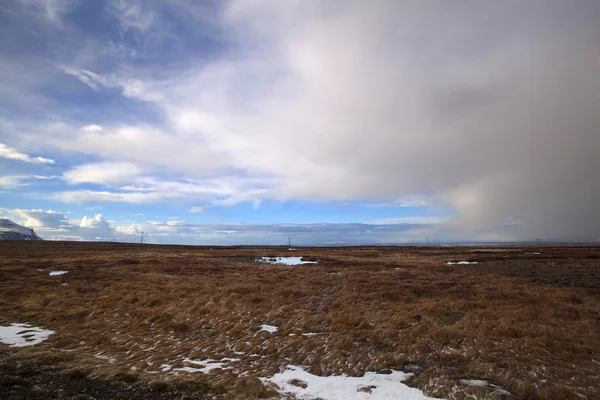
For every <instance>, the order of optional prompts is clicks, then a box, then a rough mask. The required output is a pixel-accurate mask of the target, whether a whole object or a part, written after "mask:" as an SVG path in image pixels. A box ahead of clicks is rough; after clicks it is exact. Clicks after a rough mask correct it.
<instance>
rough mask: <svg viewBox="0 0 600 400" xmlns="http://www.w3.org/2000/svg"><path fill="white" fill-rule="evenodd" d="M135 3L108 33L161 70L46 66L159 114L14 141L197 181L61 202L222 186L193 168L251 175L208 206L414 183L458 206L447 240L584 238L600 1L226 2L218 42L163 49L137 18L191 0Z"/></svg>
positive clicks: (591, 218) (416, 191) (182, 193)
mask: <svg viewBox="0 0 600 400" xmlns="http://www.w3.org/2000/svg"><path fill="white" fill-rule="evenodd" d="M148 4H149V3H148ZM148 4H142V3H138V2H134V3H124V2H116V3H113V10H116V11H118V12H120V14H119V15H116V14H115V13H113V14H111V15H112V17H113V18H117V22H118V23H119V26H120V27H121V31H122V33H123V37H127V38H129V36H127V35H134V36H135V37H134V39H135V40H130V42H131V43H133V44H131V43H129V42H127V40H123V41H122V42H121V45H123V46H129V47H127V49H128V50H130V52H134V51H140V52H143V53H144V56H145V57H146V59H147V60H150V61H154V62H157V63H159V64H160V65H161V67H162V66H163V65H167V64H168V67H165V68H166V69H167V70H166V71H163V70H158V69H153V66H154V65H155V64H152V63H151V62H148V63H135V62H130V61H131V59H130V58H127V57H123V56H122V55H121V53H118V54H119V55H117V56H115V55H114V54H112V53H111V55H110V56H107V55H106V54H105V53H103V54H102V55H99V56H97V58H94V57H93V56H90V55H89V54H87V53H86V54H85V55H86V57H83V56H81V57H73V58H68V57H67V58H68V59H65V60H58V61H60V62H59V63H57V64H60V65H68V66H69V67H68V68H66V67H65V68H64V69H63V70H64V72H65V73H67V74H71V75H72V76H75V77H77V79H79V80H81V81H82V82H84V83H85V84H87V85H88V86H90V87H91V88H93V89H94V90H96V91H97V92H96V93H92V95H94V96H97V98H98V99H100V98H102V96H107V95H109V93H108V92H111V90H110V89H115V88H118V89H119V90H116V91H119V92H120V93H121V96H122V97H123V98H124V99H128V100H131V99H136V100H143V101H144V102H147V103H151V104H152V106H154V107H156V109H157V110H158V112H157V113H156V114H158V115H160V118H157V119H159V122H153V121H150V119H151V118H150V117H152V116H154V114H152V115H150V114H140V115H136V118H131V120H128V121H124V122H122V123H121V122H118V121H117V122H111V126H112V127H111V128H110V129H106V130H105V131H90V132H81V131H80V129H79V127H80V125H81V123H80V122H79V121H77V122H76V123H75V122H73V123H72V125H73V128H72V129H55V130H51V128H45V127H44V125H45V124H44V123H40V124H39V125H40V126H39V127H37V126H36V127H33V128H35V129H24V130H23V132H20V133H21V134H20V135H19V137H22V138H23V139H22V140H24V141H30V142H39V143H41V144H43V145H47V146H50V147H52V148H56V149H59V150H62V151H65V152H75V153H84V154H87V155H89V156H93V157H97V158H100V159H107V160H109V159H110V160H115V159H117V160H121V161H123V162H130V163H133V164H135V165H137V166H138V167H139V168H141V169H143V170H146V169H155V170H161V171H164V173H165V174H166V175H169V176H185V177H186V178H189V179H194V180H196V181H197V182H196V181H195V183H193V184H186V183H183V185H180V184H181V182H179V183H177V182H176V183H169V185H170V186H169V185H167V186H165V189H164V190H163V189H161V184H162V183H161V182H160V181H163V180H164V181H166V182H174V181H176V180H167V179H156V178H155V181H154V182H151V183H147V182H143V181H140V182H134V183H132V184H131V185H128V186H129V187H127V188H125V187H119V188H118V190H117V189H115V190H101V191H86V190H73V191H68V192H62V193H59V194H57V198H59V199H62V200H64V201H77V202H86V201H113V202H130V203H142V202H159V201H171V200H179V199H182V198H184V199H185V198H190V197H192V196H193V195H194V194H198V195H199V196H200V197H204V196H208V197H211V196H212V198H218V197H219V195H218V194H216V191H213V192H211V191H210V190H206V189H203V188H202V184H201V183H198V182H202V181H204V180H207V179H208V180H214V181H218V180H220V179H226V178H228V177H231V176H236V177H240V176H241V177H244V178H247V177H252V178H255V179H257V180H260V181H261V183H260V184H243V185H238V186H236V187H235V190H225V192H226V193H228V194H227V195H226V199H225V200H223V201H222V204H232V203H233V202H235V201H260V200H265V199H277V200H287V199H294V200H315V201H323V200H325V201H335V202H342V203H343V202H356V201H369V202H371V200H372V204H398V205H402V204H405V205H407V206H408V205H410V204H417V203H414V202H413V203H410V202H400V203H396V201H395V200H394V199H406V198H409V199H410V198H411V196H414V198H419V196H425V197H426V198H427V199H428V200H429V199H432V202H433V203H434V204H435V205H436V206H437V205H441V206H443V207H444V208H447V209H448V210H451V211H452V212H453V214H454V217H453V218H451V219H449V220H448V221H446V222H444V223H443V224H442V226H440V227H439V228H438V231H437V234H438V235H441V236H442V237H448V238H449V237H469V238H472V239H477V238H479V237H493V236H494V235H496V237H498V238H514V239H529V238H532V237H542V238H570V239H573V240H576V239H579V238H590V237H597V226H598V225H599V224H600V214H598V213H597V212H596V208H597V203H598V199H599V198H600V181H599V180H598V179H596V176H595V171H596V170H597V169H599V167H600V165H599V161H598V157H597V156H596V154H595V153H596V149H598V148H600V135H598V132H599V131H600V114H599V113H598V112H597V105H598V85H599V82H598V64H597V57H598V48H597V37H598V35H600V26H599V25H598V24H597V21H595V18H594V17H595V16H596V15H598V14H599V12H600V9H599V7H600V6H599V5H598V4H597V2H594V1H589V2H588V1H584V2H580V3H578V4H577V6H576V7H574V6H572V5H568V4H566V3H565V2H562V1H558V0H549V1H547V2H528V3H526V4H524V3H523V2H519V1H512V0H509V1H506V2H502V3H496V2H492V1H489V2H486V1H483V2H475V3H468V4H467V3H458V4H454V3H452V4H450V3H448V2H445V1H433V2H408V3H407V2H382V3H377V4H373V3H372V2H364V1H347V2H331V3H327V4H325V3H314V2H284V3H281V2H267V1H253V2H244V1H232V2H228V3H223V4H222V9H219V10H216V11H215V12H213V13H212V14H210V15H211V17H212V18H211V19H213V20H215V22H214V23H215V24H216V25H218V26H219V27H220V28H221V30H220V31H219V35H215V36H216V38H214V40H213V41H208V42H202V43H205V44H206V47H205V48H204V47H203V48H202V49H201V51H199V50H198V48H195V47H193V46H191V45H190V46H189V47H182V48H180V52H178V53H176V54H174V55H173V54H170V55H169V56H168V59H167V58H166V57H161V55H162V54H163V53H162V52H161V51H159V47H156V46H155V45H156V43H158V42H160V40H159V39H157V38H156V36H153V34H154V33H153V29H150V28H148V26H149V23H148V21H152V25H156V26H159V27H160V29H157V30H160V31H161V32H165V31H168V26H169V23H170V22H173V20H170V19H169V18H171V17H172V18H175V17H173V16H175V15H180V14H177V13H174V12H173V13H171V12H170V11H173V10H176V9H177V10H179V9H181V8H182V7H183V5H185V4H188V6H189V4H190V3H186V2H182V1H178V2H173V3H170V4H176V5H175V6H174V8H172V9H169V10H167V11H169V12H167V11H165V10H163V9H161V8H159V7H155V8H149V7H150V6H148ZM182 4H183V5H182ZM165 7H170V6H169V5H166V6H165ZM161 10H162V11H161ZM117 14H118V13H117ZM188 14H189V15H186V17H185V18H183V17H177V18H180V19H177V20H176V22H177V23H178V24H177V25H178V26H180V29H182V30H185V29H189V30H190V31H193V30H194V27H195V26H198V25H199V24H198V23H193V21H192V19H193V18H196V16H197V15H198V14H197V13H193V12H190V13H188ZM121 17H122V18H121ZM204 18H206V16H205V17H204ZM505 21H510V23H505ZM179 22H180V23H179ZM161 34H162V33H161ZM169 34H173V33H172V32H171V33H169ZM180 39H182V40H180V41H176V42H177V43H183V44H181V45H182V46H185V43H186V42H185V41H184V40H183V39H185V37H184V35H181V37H180ZM173 43H175V42H173ZM213 48H217V49H220V50H222V51H218V50H214V51H212V50H213ZM208 50H211V51H208ZM207 52H208V53H209V55H205V54H207ZM115 54H117V53H115ZM113 56H114V57H115V58H111V57H113ZM173 56H176V57H173ZM103 57H106V58H103ZM153 57H154V58H153ZM80 59H83V60H84V61H81V60H80ZM167 60H168V61H169V62H168V63H167V62H166V61H167ZM113 91H115V90H113ZM94 98H95V99H96V97H94ZM120 100H122V99H119V101H120ZM88 120H89V119H88ZM136 121H144V122H136ZM49 132H52V134H48V133H49ZM15 135H16V134H15ZM131 149H135V151H131ZM144 178H147V177H144ZM167 187H169V188H175V187H176V188H177V190H172V191H171V192H172V193H173V194H169V190H167V189H166V188H167ZM213 187H214V185H213ZM208 192H211V193H212V194H210V195H209V194H207V193H208ZM417 205H418V204H417ZM418 206H424V205H423V204H421V205H418ZM515 217H518V219H519V221H522V223H520V224H507V221H510V220H511V219H513V218H515Z"/></svg>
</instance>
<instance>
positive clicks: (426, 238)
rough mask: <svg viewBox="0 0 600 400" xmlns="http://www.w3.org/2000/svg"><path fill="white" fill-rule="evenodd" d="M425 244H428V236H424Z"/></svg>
mask: <svg viewBox="0 0 600 400" xmlns="http://www.w3.org/2000/svg"><path fill="white" fill-rule="evenodd" d="M425 246H429V236H426V237H425Z"/></svg>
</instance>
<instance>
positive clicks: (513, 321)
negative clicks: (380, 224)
mask: <svg viewBox="0 0 600 400" xmlns="http://www.w3.org/2000/svg"><path fill="white" fill-rule="evenodd" d="M525 253H539V254H525ZM285 255H293V256H302V257H304V258H303V259H305V260H316V261H317V264H305V265H299V266H283V265H271V264H260V263H256V262H254V260H255V259H256V258H257V257H261V256H285ZM449 261H453V262H454V261H472V262H477V264H470V265H448V264H447V262H449ZM53 270H66V271H69V273H67V274H64V275H60V276H52V277H50V276H49V272H50V271H53ZM13 322H29V323H31V324H33V325H35V326H41V327H44V328H47V329H52V330H54V331H55V332H56V333H55V334H53V335H51V336H50V338H49V339H48V340H47V341H45V342H43V343H41V344H38V345H35V346H31V347H24V348H9V347H7V346H5V345H2V344H0V359H1V361H2V362H1V363H0V368H2V369H3V370H4V372H5V374H4V376H5V377H6V376H7V374H6V370H11V371H13V372H11V373H12V375H11V377H12V378H10V379H9V378H6V379H4V380H0V384H1V388H0V397H2V396H1V394H2V393H4V394H5V395H6V396H7V397H8V395H11V396H14V398H19V397H18V393H19V390H21V389H19V385H21V386H22V387H23V388H24V387H25V386H27V379H28V378H23V379H24V381H23V382H20V381H19V379H20V378H19V379H16V378H14V375H15V372H14V371H16V369H15V368H17V367H18V368H22V367H23V366H25V367H26V368H27V370H28V371H31V370H34V371H39V374H42V373H44V372H43V371H47V370H48V369H49V368H50V369H51V372H49V374H51V375H52V376H59V375H60V374H64V376H65V377H68V379H70V380H73V379H74V380H79V381H82V382H83V381H87V382H95V384H99V383H98V382H103V384H104V383H109V384H111V385H117V386H111V387H112V388H113V389H114V388H115V387H117V389H114V390H117V391H118V390H121V389H122V390H126V389H123V386H122V385H126V387H127V388H128V389H127V390H140V391H149V392H148V393H153V396H157V397H156V398H174V396H175V395H177V396H178V397H177V398H181V396H182V395H184V396H185V395H186V394H187V395H189V396H192V397H194V396H196V397H197V396H200V394H202V395H203V396H206V397H207V398H210V397H217V398H218V397H221V398H249V399H252V398H267V397H272V396H275V395H277V392H276V391H275V390H274V388H272V387H269V386H268V385H264V384H263V383H261V381H260V380H259V379H258V378H260V377H269V376H272V375H273V374H275V373H277V372H278V371H280V369H281V368H284V367H285V366H287V365H302V366H306V367H307V368H308V371H309V372H311V373H313V374H318V375H332V374H336V375H337V374H341V373H345V374H348V375H351V376H361V375H363V374H364V373H365V372H367V371H378V372H381V371H383V372H386V370H390V369H393V370H403V369H404V370H407V369H409V370H412V371H414V372H415V374H414V377H413V378H411V379H410V380H409V381H408V384H409V385H411V386H414V387H417V388H419V389H421V390H423V391H424V392H425V393H426V394H427V395H429V396H432V397H440V398H447V399H457V400H462V399H468V398H475V397H474V396H477V397H476V398H479V399H495V398H499V395H498V394H497V393H495V392H494V390H493V389H492V388H491V387H477V386H469V385H465V384H464V381H462V380H463V379H481V380H486V381H488V382H489V383H491V384H494V385H497V386H498V387H501V388H503V389H504V390H506V391H508V392H510V393H511V396H510V397H509V399H582V398H584V399H598V398H600V247H593V246H541V247H535V248H534V247H489V248H481V247H460V248H459V247H427V248H426V247H360V248H359V247H355V248H298V249H295V250H289V249H288V248H287V247H282V248H274V247H267V248H265V247H241V248H206V247H183V246H154V245H133V244H111V243H75V242H9V241H4V242H0V325H8V324H10V323H13ZM263 324H269V325H273V326H277V327H278V330H277V331H276V332H274V333H269V332H267V331H264V330H261V325H263ZM207 359H213V360H224V361H223V366H224V367H223V368H220V369H219V368H217V369H213V370H211V371H210V372H208V373H202V372H186V371H185V369H188V370H189V368H193V367H195V366H196V364H194V362H193V361H191V360H207ZM17 375H18V374H17ZM0 376H2V375H1V372H0ZM15 379H16V381H17V383H16V384H15ZM36 379H39V376H38V377H36ZM65 379H67V378H65ZM19 382H20V383H19ZM461 382H462V383H461ZM15 385H16V386H15ZM118 385H121V386H118ZM118 388H121V389H118ZM113 389H111V390H113ZM23 390H25V389H23ZM65 393H67V392H65ZM82 393H83V392H82ZM123 393H125V392H123ZM144 393H146V392H144ZM65 396H67V398H68V397H69V395H68V394H65ZM81 396H83V395H81ZM136 396H137V395H136ZM141 396H142V397H140V398H144V397H145V398H151V397H150V395H147V396H144V395H141ZM91 397H93V396H91V395H90V398H91ZM23 398H25V397H23ZM79 398H87V397H79ZM112 398H118V396H116V395H113V396H112ZM123 398H136V397H135V396H134V395H133V394H131V395H130V396H129V397H127V396H125V397H123Z"/></svg>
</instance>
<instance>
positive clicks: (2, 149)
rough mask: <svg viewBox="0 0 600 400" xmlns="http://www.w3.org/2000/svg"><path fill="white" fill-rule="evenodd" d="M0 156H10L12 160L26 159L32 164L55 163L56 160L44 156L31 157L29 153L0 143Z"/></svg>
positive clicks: (25, 160)
mask: <svg viewBox="0 0 600 400" xmlns="http://www.w3.org/2000/svg"><path fill="white" fill-rule="evenodd" d="M0 157H4V158H8V159H11V160H19V161H24V162H27V163H31V164H54V160H52V159H50V158H44V157H31V156H29V155H28V154H25V153H21V152H20V151H18V150H16V149H13V148H12V147H8V146H6V145H4V144H2V143H0Z"/></svg>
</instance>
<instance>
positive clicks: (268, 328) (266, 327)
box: [258, 324, 279, 333]
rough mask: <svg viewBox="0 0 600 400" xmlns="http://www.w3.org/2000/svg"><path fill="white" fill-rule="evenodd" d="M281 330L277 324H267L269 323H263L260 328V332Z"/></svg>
mask: <svg viewBox="0 0 600 400" xmlns="http://www.w3.org/2000/svg"><path fill="white" fill-rule="evenodd" d="M278 330H279V327H277V326H275V325H267V324H262V325H261V326H260V329H259V330H258V332H262V331H265V332H269V333H275V332H277V331H278Z"/></svg>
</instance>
